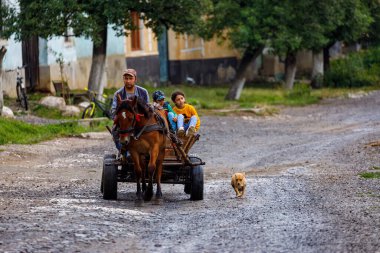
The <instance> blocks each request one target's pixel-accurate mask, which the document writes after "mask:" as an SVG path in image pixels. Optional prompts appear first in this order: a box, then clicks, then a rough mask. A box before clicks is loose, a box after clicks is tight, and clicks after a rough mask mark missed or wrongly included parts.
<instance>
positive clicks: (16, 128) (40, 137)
mask: <svg viewBox="0 0 380 253" xmlns="http://www.w3.org/2000/svg"><path fill="white" fill-rule="evenodd" d="M110 124H111V122H110V121H104V122H99V123H98V124H97V125H96V126H91V127H84V126H81V125H79V124H78V122H66V123H60V124H50V125H32V124H28V123H24V122H22V121H18V120H12V119H6V118H1V117H0V145H4V144H10V143H13V144H31V143H37V142H40V141H45V140H49V139H53V138H57V137H65V136H73V135H78V134H81V133H84V132H89V131H104V130H105V125H110Z"/></svg>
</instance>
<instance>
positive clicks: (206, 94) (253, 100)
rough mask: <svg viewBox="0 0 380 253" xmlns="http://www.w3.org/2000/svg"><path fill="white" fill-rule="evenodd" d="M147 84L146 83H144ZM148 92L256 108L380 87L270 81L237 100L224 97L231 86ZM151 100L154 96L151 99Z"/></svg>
mask: <svg viewBox="0 0 380 253" xmlns="http://www.w3.org/2000/svg"><path fill="white" fill-rule="evenodd" d="M143 86H144V85H143ZM144 87H146V88H147V89H148V92H149V94H152V93H153V92H154V91H155V90H157V89H159V90H162V91H164V93H165V95H166V100H167V101H169V102H170V103H171V104H172V105H173V102H172V101H171V99H170V96H171V94H172V93H173V92H174V91H176V90H181V91H183V92H184V93H185V95H186V101H187V102H188V103H190V104H192V105H194V106H195V107H196V108H197V109H205V110H210V109H232V108H253V107H257V106H276V105H286V106H305V105H309V104H314V103H318V102H319V101H320V100H321V99H325V98H335V97H347V96H348V94H349V93H355V92H360V91H364V92H368V91H371V90H375V89H379V88H380V86H370V87H362V88H351V89H350V88H339V89H334V88H323V89H318V90H312V89H310V88H309V86H308V85H307V84H296V85H295V87H294V89H293V90H291V91H285V90H283V89H281V88H279V87H273V85H270V84H268V87H265V85H259V87H251V86H248V85H247V86H246V87H244V89H243V91H242V94H241V96H240V99H239V100H237V101H226V100H224V98H225V96H226V94H227V92H228V87H205V86H186V85H178V86H166V87H158V88H153V87H149V86H144ZM150 99H151V98H150Z"/></svg>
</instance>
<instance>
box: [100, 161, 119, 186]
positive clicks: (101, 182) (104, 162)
mask: <svg viewBox="0 0 380 253" xmlns="http://www.w3.org/2000/svg"><path fill="white" fill-rule="evenodd" d="M109 159H116V155H115V154H106V155H104V157H103V170H102V179H101V181H100V192H101V193H103V182H104V170H105V168H104V167H105V166H104V165H105V164H106V163H107V162H106V160H109Z"/></svg>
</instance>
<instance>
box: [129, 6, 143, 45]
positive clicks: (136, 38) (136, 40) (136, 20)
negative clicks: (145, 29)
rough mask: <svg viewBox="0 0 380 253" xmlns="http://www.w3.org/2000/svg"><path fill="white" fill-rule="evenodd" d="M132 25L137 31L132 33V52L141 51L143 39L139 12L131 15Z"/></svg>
mask: <svg viewBox="0 0 380 253" xmlns="http://www.w3.org/2000/svg"><path fill="white" fill-rule="evenodd" d="M131 18H132V24H133V26H134V27H136V28H137V29H134V30H132V31H131V46H132V50H133V51H136V50H141V39H140V15H139V14H138V13H137V12H132V13H131Z"/></svg>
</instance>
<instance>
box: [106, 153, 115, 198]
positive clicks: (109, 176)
mask: <svg viewBox="0 0 380 253" xmlns="http://www.w3.org/2000/svg"><path fill="white" fill-rule="evenodd" d="M113 161H115V159H106V160H104V163H105V164H104V170H103V199H117V165H114V164H111V163H112V162H113Z"/></svg>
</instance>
